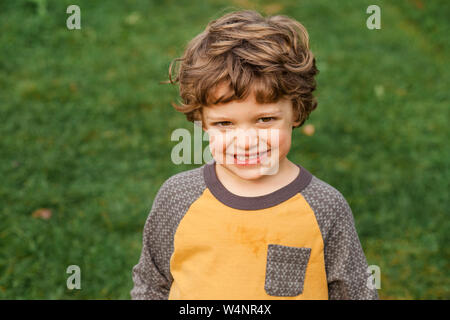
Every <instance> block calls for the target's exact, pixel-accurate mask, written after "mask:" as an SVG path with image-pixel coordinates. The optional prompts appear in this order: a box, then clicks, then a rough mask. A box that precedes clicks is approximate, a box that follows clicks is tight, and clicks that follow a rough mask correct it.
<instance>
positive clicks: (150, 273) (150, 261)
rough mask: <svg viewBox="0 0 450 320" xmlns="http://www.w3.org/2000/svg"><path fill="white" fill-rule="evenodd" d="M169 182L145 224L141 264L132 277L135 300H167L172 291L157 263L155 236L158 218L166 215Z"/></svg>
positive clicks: (156, 198) (132, 294)
mask: <svg viewBox="0 0 450 320" xmlns="http://www.w3.org/2000/svg"><path fill="white" fill-rule="evenodd" d="M167 185H168V183H167V181H166V182H165V183H164V184H163V185H162V186H161V188H160V189H159V191H158V193H157V194H156V196H155V199H154V201H153V205H152V209H151V211H150V213H149V215H148V217H147V221H146V222H145V226H144V232H143V246H142V252H141V256H140V258H139V262H138V264H137V265H136V266H134V268H133V271H132V277H133V282H134V287H133V289H132V290H131V298H132V299H133V300H167V298H168V296H169V290H170V282H169V279H167V277H166V276H165V274H164V272H163V271H162V270H161V268H160V266H158V264H157V262H156V260H157V259H156V252H154V251H155V249H157V248H156V246H155V241H154V239H153V238H154V235H155V232H157V231H158V229H160V228H158V225H157V224H158V222H159V221H158V220H160V219H159V218H158V217H159V216H160V215H161V214H164V212H162V211H164V209H165V207H166V206H165V205H164V201H165V200H166V199H165V196H164V195H165V194H166V193H167V189H168V186H167Z"/></svg>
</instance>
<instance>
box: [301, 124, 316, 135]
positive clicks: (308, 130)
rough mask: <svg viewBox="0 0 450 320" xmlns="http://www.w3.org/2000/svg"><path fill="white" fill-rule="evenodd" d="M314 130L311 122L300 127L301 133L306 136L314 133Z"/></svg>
mask: <svg viewBox="0 0 450 320" xmlns="http://www.w3.org/2000/svg"><path fill="white" fill-rule="evenodd" d="M315 130H316V129H315V128H314V125H312V124H307V125H306V126H304V127H303V128H302V132H303V134H305V135H307V136H312V135H313V134H314V131H315Z"/></svg>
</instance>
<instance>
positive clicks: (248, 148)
mask: <svg viewBox="0 0 450 320" xmlns="http://www.w3.org/2000/svg"><path fill="white" fill-rule="evenodd" d="M258 143H259V138H258V133H257V132H256V130H255V129H245V130H244V129H238V130H237V132H236V136H235V139H234V144H235V148H236V151H237V153H252V152H257V148H258Z"/></svg>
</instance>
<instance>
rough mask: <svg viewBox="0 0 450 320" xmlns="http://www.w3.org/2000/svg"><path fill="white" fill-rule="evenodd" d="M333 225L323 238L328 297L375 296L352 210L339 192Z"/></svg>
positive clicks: (362, 297) (372, 297) (353, 298)
mask: <svg viewBox="0 0 450 320" xmlns="http://www.w3.org/2000/svg"><path fill="white" fill-rule="evenodd" d="M334 209H335V210H336V215H335V219H334V222H333V225H332V227H331V229H330V231H329V235H328V237H327V240H326V244H325V248H324V253H325V266H326V271H327V282H328V295H329V299H330V300H377V299H378V292H377V289H376V288H375V287H374V285H373V284H372V282H371V279H369V277H370V276H371V274H370V273H369V272H368V265H367V260H366V257H365V255H364V252H363V249H362V246H361V242H360V240H359V237H358V234H357V232H356V228H355V222H354V218H353V214H352V210H351V208H350V206H349V205H348V203H347V201H346V200H345V198H344V197H343V196H342V194H340V193H339V195H338V197H337V199H336V203H335V206H334Z"/></svg>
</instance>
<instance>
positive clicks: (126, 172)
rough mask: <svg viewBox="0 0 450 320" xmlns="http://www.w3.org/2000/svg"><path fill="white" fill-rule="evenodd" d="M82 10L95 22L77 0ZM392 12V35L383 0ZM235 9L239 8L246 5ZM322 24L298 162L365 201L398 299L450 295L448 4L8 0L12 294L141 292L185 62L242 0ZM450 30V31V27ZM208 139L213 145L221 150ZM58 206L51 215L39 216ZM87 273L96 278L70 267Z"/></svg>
mask: <svg viewBox="0 0 450 320" xmlns="http://www.w3.org/2000/svg"><path fill="white" fill-rule="evenodd" d="M70 4H77V5H79V6H80V8H81V27H82V29H81V30H73V31H69V30H67V28H66V19H67V17H68V16H69V15H68V14H66V8H67V6H69V5H70ZM371 4H377V5H379V6H380V8H381V27H382V28H381V30H369V29H367V28H366V19H367V17H368V16H369V15H368V14H366V8H367V7H368V6H369V5H371ZM230 6H233V7H232V8H230ZM241 8H249V9H256V10H259V11H261V12H262V13H268V14H276V13H279V14H287V15H289V16H291V17H294V18H296V19H298V20H299V21H300V22H301V23H303V24H304V25H305V26H306V28H307V29H308V32H309V34H310V40H311V47H312V50H313V52H314V54H315V55H316V57H317V62H318V68H319V70H320V74H319V76H318V77H317V81H318V90H317V98H318V102H319V105H318V108H317V110H316V111H314V112H313V113H312V114H311V116H310V118H309V120H308V121H307V122H306V124H312V125H314V127H315V129H316V130H315V134H314V135H313V136H306V135H304V134H302V132H301V130H299V129H297V130H296V131H295V132H294V136H293V145H292V149H291V151H290V154H289V158H290V160H292V161H294V162H297V163H300V164H301V165H303V166H304V167H306V168H307V169H308V170H309V171H311V172H312V173H313V174H314V175H316V176H317V177H319V178H320V179H322V180H324V181H326V182H328V183H329V184H331V185H332V186H334V187H335V188H337V189H338V190H339V191H340V192H341V193H342V194H343V195H344V196H345V197H346V199H347V201H348V202H349V204H350V206H351V208H352V210H353V214H354V217H355V223H356V227H357V230H358V233H359V237H360V240H361V243H362V245H363V248H364V251H365V253H366V256H367V259H368V262H369V264H371V265H378V266H379V267H380V269H381V290H379V294H380V297H381V298H382V299H444V298H445V299H449V298H450V277H449V271H448V270H449V256H450V254H449V253H450V252H449V249H448V244H449V242H450V241H449V229H450V228H449V223H448V210H449V201H448V191H449V184H448V181H449V180H450V174H449V158H450V154H449V147H448V137H449V129H448V119H449V88H448V84H449V80H450V79H449V75H450V70H449V67H448V65H449V57H450V54H449V43H448V34H449V31H450V30H449V25H450V22H449V21H448V17H449V16H450V6H449V5H448V3H447V1H444V0H442V1H420V0H414V1H413V0H411V1H407V0H404V1H400V0H399V1H377V0H373V1H372V0H370V1H324V0H322V1H317V0H314V1H313V0H310V1H277V2H270V1H249V0H248V1H243V0H241V1H231V2H230V1H207V2H205V1H197V0H189V1H187V0H186V1H165V2H164V3H162V2H159V1H137V0H135V1H131V0H129V1H102V2H101V1H87V0H86V1H81V0H78V1H75V2H74V1H56V0H54V1H44V0H40V1H39V0H34V1H31V0H18V1H12V0H10V1H1V2H0V119H1V124H0V137H1V139H0V177H1V179H2V183H1V184H0V299H129V298H130V295H129V292H130V290H131V288H132V285H133V283H132V279H131V269H132V267H133V266H134V265H135V264H136V263H137V261H138V258H139V255H140V250H141V246H142V229H143V225H144V222H145V219H146V217H147V214H148V211H149V209H150V207H151V204H152V200H153V197H154V196H155V194H156V192H157V190H158V189H159V187H160V186H161V184H162V183H163V181H164V180H165V179H167V178H168V177H170V176H171V175H173V174H175V173H177V172H180V171H184V170H187V169H191V168H195V167H198V166H199V165H179V166H177V165H174V164H173V163H172V162H171V160H170V154H171V149H172V148H173V146H174V145H175V144H176V142H172V141H170V135H171V133H172V131H173V130H175V129H176V128H180V127H184V128H187V129H189V130H190V131H191V132H193V126H192V124H191V123H189V122H187V121H186V120H185V117H184V115H182V114H180V113H177V112H176V111H175V110H174V109H173V108H172V107H171V104H170V103H171V101H175V100H176V99H178V97H177V88H176V87H173V86H171V85H160V84H159V82H160V81H162V80H166V79H167V70H168V66H169V63H170V61H171V60H172V59H173V58H175V57H178V56H180V55H181V54H182V52H183V48H184V46H185V45H186V43H187V42H188V41H189V40H190V39H191V38H193V37H194V36H195V35H197V34H198V33H199V32H201V31H202V30H203V29H204V28H205V26H206V24H207V23H208V21H210V20H211V19H213V18H218V17H220V16H221V15H222V14H223V13H225V12H229V11H231V10H232V9H236V10H237V9H241ZM446 37H447V38H446ZM205 146H206V145H205ZM40 208H49V209H50V210H51V212H52V217H51V218H50V219H48V220H44V219H36V218H33V216H32V213H33V212H34V211H35V210H37V209H40ZM72 264H75V265H78V266H80V268H81V287H82V289H81V290H73V291H70V290H68V289H67V288H66V279H67V277H68V276H69V275H67V274H66V268H67V267H68V266H69V265H72Z"/></svg>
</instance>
